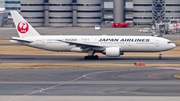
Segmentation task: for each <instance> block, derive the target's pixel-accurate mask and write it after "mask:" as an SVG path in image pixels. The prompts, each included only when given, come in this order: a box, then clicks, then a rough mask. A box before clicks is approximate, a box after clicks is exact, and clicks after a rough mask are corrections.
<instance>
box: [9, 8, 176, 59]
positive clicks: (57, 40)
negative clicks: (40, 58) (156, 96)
mask: <svg viewBox="0 0 180 101" xmlns="http://www.w3.org/2000/svg"><path fill="white" fill-rule="evenodd" d="M11 15H12V18H13V21H14V23H15V26H16V29H17V32H18V34H19V37H12V38H11V42H16V43H18V44H22V45H26V46H30V47H34V48H39V49H44V50H48V51H55V52H85V53H88V55H87V56H85V57H84V59H98V56H97V55H95V53H102V54H104V55H106V56H108V57H119V56H120V55H123V54H124V52H160V55H159V57H158V59H162V57H161V55H162V54H161V53H162V52H164V51H168V50H171V49H173V48H175V47H176V45H175V44H174V43H172V42H171V41H170V40H168V39H164V38H161V37H153V36H77V35H73V36H69V35H65V36H61V35H57V36H52V35H48V36H41V35H40V34H39V33H38V32H37V31H36V30H35V29H34V28H33V27H32V26H31V25H30V24H29V23H28V22H27V21H26V20H25V19H24V18H23V17H22V16H21V15H20V14H19V13H18V12H17V11H11Z"/></svg>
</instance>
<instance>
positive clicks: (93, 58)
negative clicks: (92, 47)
mask: <svg viewBox="0 0 180 101" xmlns="http://www.w3.org/2000/svg"><path fill="white" fill-rule="evenodd" d="M98 58H99V56H98V55H95V56H89V55H88V56H85V57H84V59H85V60H97V59H98Z"/></svg>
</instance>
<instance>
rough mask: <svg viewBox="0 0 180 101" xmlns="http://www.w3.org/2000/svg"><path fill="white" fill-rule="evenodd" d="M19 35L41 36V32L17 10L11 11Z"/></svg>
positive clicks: (22, 36)
mask: <svg viewBox="0 0 180 101" xmlns="http://www.w3.org/2000/svg"><path fill="white" fill-rule="evenodd" d="M10 13H11V16H12V18H13V21H14V24H15V26H16V30H17V32H18V34H19V37H21V38H24V37H33V36H34V37H35V36H40V35H39V33H38V32H37V31H36V30H35V29H34V28H33V27H32V26H31V25H30V24H29V23H28V22H27V21H26V20H25V19H24V18H23V17H22V16H21V15H20V14H19V13H18V12H17V11H10Z"/></svg>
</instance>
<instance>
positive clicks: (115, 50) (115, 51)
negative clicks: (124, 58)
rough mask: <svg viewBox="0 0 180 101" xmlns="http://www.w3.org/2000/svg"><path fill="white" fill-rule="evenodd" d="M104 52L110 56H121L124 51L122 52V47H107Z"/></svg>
mask: <svg viewBox="0 0 180 101" xmlns="http://www.w3.org/2000/svg"><path fill="white" fill-rule="evenodd" d="M104 54H105V55H106V56H109V57H119V56H120V55H121V54H123V52H121V48H119V47H109V48H106V50H105V53H104Z"/></svg>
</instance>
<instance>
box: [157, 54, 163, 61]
mask: <svg viewBox="0 0 180 101" xmlns="http://www.w3.org/2000/svg"><path fill="white" fill-rule="evenodd" d="M163 53H164V52H160V53H159V57H158V59H159V60H162V54H163Z"/></svg>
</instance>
